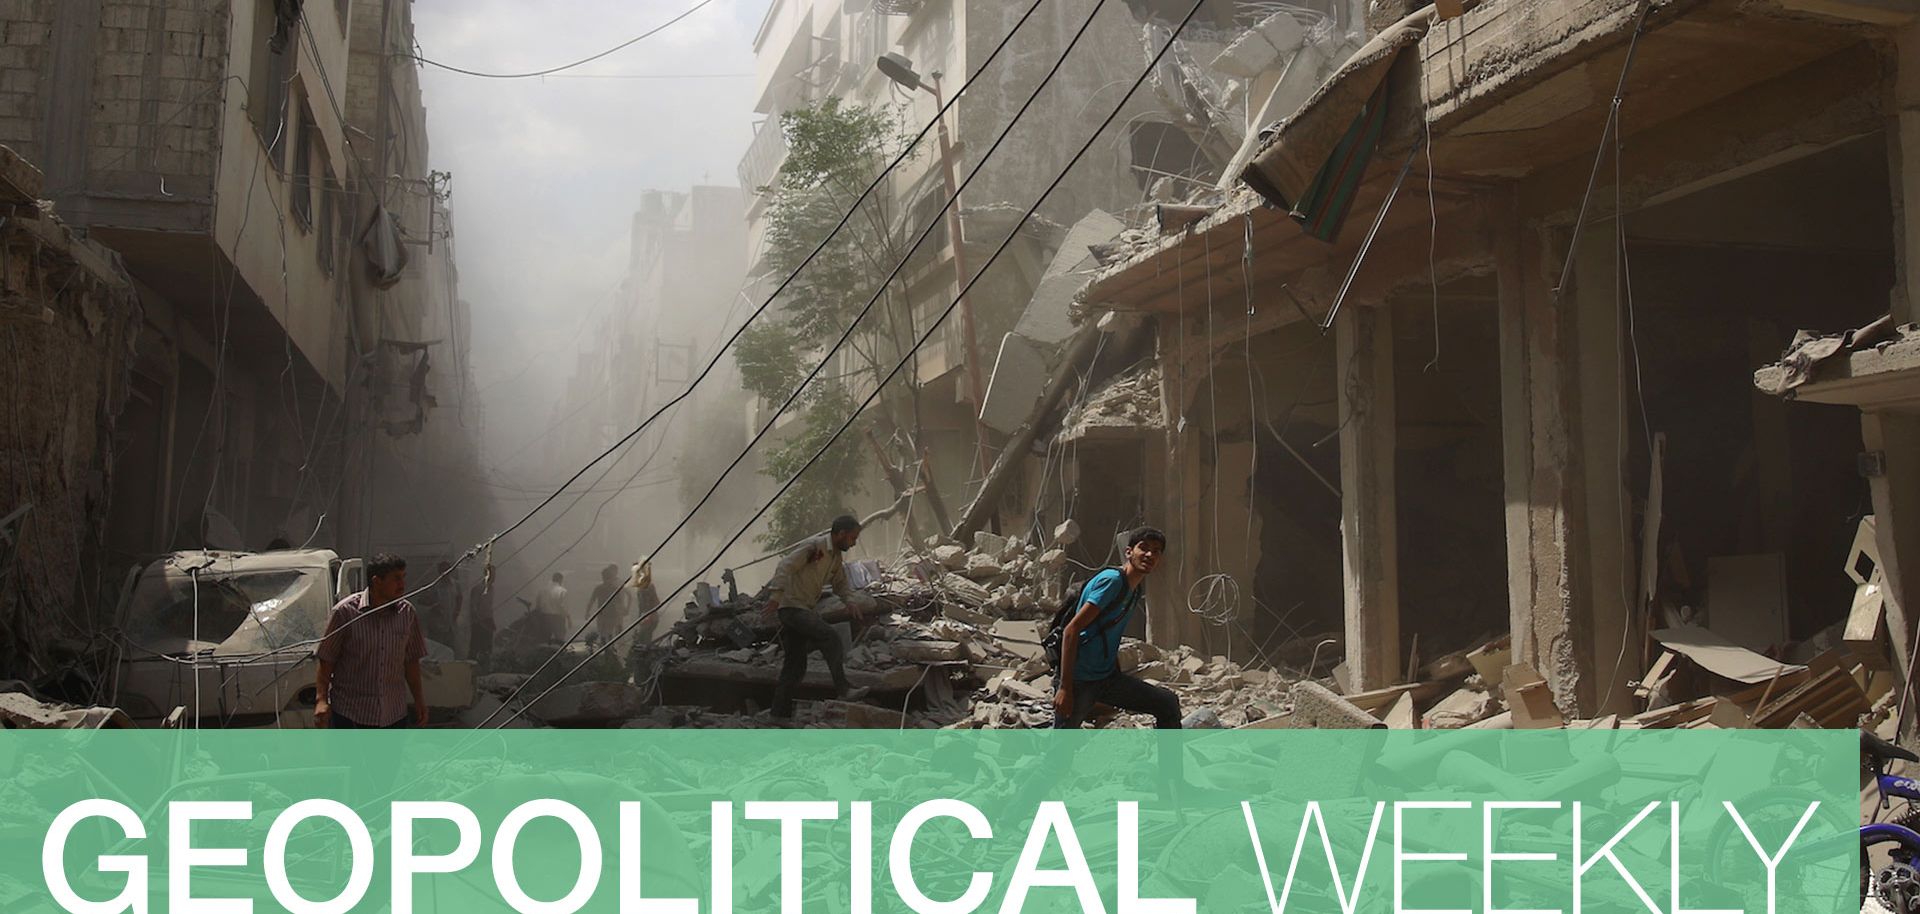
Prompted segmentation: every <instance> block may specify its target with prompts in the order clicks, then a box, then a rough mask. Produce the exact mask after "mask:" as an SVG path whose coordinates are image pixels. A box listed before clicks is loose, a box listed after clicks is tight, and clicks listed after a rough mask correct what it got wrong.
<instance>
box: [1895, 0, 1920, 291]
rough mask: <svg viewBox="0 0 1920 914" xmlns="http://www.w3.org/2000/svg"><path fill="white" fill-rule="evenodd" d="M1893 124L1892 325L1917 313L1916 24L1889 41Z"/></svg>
mask: <svg viewBox="0 0 1920 914" xmlns="http://www.w3.org/2000/svg"><path fill="white" fill-rule="evenodd" d="M1895 41H1896V44H1897V53H1896V56H1895V64H1894V66H1895V72H1894V79H1893V106H1892V108H1891V109H1890V110H1892V111H1894V112H1895V114H1894V122H1893V123H1892V124H1889V125H1888V128H1889V129H1888V133H1889V135H1890V136H1889V139H1888V143H1887V147H1888V155H1889V158H1890V161H1889V162H1888V163H1887V164H1888V174H1889V175H1890V176H1891V178H1892V180H1893V203H1894V236H1895V238H1896V239H1897V240H1898V242H1899V244H1898V247H1897V248H1896V250H1895V257H1896V258H1897V260H1898V262H1897V264H1896V266H1897V269H1898V276H1899V283H1900V284H1899V287H1898V288H1897V289H1895V291H1894V295H1893V302H1892V307H1891V309H1890V310H1891V311H1892V313H1893V320H1894V322H1895V323H1905V322H1907V321H1911V320H1913V319H1914V314H1916V313H1920V25H1910V26H1907V27H1906V28H1904V29H1902V30H1901V31H1900V33H1899V34H1898V36H1897V37H1896V39H1895Z"/></svg>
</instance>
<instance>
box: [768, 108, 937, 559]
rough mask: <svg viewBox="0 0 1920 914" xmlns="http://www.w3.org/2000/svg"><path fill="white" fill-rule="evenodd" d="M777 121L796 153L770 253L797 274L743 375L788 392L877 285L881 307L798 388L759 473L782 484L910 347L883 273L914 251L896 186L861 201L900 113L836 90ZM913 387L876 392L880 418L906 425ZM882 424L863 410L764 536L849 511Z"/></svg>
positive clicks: (791, 534)
mask: <svg viewBox="0 0 1920 914" xmlns="http://www.w3.org/2000/svg"><path fill="white" fill-rule="evenodd" d="M779 129H780V130H781V131H782V132H783V133H784V134H785V136H786V140H787V149H788V152H787V159H786V162H785V164H784V165H783V166H782V167H781V172H780V178H779V181H778V183H776V184H774V185H773V186H771V187H770V188H766V189H765V190H766V191H767V192H769V194H770V199H769V202H768V206H767V231H766V240H765V245H766V260H767V265H768V267H769V268H770V269H771V270H772V271H773V273H774V274H775V275H780V276H785V275H787V274H789V273H793V272H794V271H795V270H799V273H798V275H797V276H796V277H795V279H794V280H793V282H792V283H790V284H789V285H788V286H787V289H786V291H785V292H784V293H783V294H782V295H781V297H780V300H779V301H778V302H776V303H775V306H776V309H777V311H776V312H775V313H773V314H771V315H769V316H770V317H771V318H772V319H770V320H763V321H761V322H758V323H756V324H754V325H753V326H752V327H750V328H748V329H747V331H746V332H745V333H744V334H742V335H741V337H740V342H739V344H738V346H737V347H736V348H735V350H734V358H735V360H736V361H737V362H738V363H739V366H740V376H741V381H742V383H743V384H744V385H745V386H746V388H747V389H748V390H749V391H751V392H753V394H754V395H756V396H758V397H760V398H761V399H763V400H767V401H771V402H774V403H779V402H783V401H785V400H786V399H787V397H788V396H790V395H791V394H792V393H793V391H794V389H795V388H796V387H798V386H799V384H800V382H801V380H802V379H803V378H804V377H805V376H806V374H807V371H808V370H809V369H810V368H811V367H812V366H813V365H814V364H816V363H817V362H818V360H819V358H820V356H821V355H822V354H823V353H825V351H826V350H827V348H828V347H830V346H832V345H833V343H834V342H835V341H836V340H838V339H839V337H840V335H841V334H842V333H843V332H845V331H846V328H847V327H848V326H849V325H851V324H853V323H854V321H855V320H857V319H859V316H860V311H861V309H863V308H864V307H866V305H867V302H868V301H870V300H872V299H873V297H874V295H875V293H876V292H878V293H880V301H879V303H878V304H877V305H876V306H875V308H874V310H873V312H872V313H871V314H869V315H868V316H867V317H866V318H865V319H864V320H863V321H861V324H860V326H859V328H858V330H857V332H856V333H855V334H854V335H853V336H852V337H851V338H850V339H849V340H848V341H847V344H846V345H845V346H843V347H841V350H840V353H839V354H838V355H837V356H836V358H835V359H834V361H833V362H832V363H830V364H829V365H828V367H827V370H826V371H825V372H823V373H822V374H821V376H820V377H819V378H818V379H816V380H815V381H814V383H813V384H811V385H809V386H808V388H807V389H806V390H805V391H804V392H803V393H802V394H801V397H800V399H799V400H798V401H797V403H796V405H797V407H798V408H799V409H800V414H799V416H798V418H797V420H796V421H797V422H798V425H797V429H798V431H797V433H795V434H793V435H792V436H790V437H789V438H788V440H787V441H786V442H784V443H782V444H780V445H779V446H777V447H775V448H773V450H772V451H771V452H769V454H768V455H767V458H766V460H765V463H764V466H763V468H762V470H761V472H762V473H764V474H765V475H767V476H769V477H771V478H773V479H774V480H776V481H780V482H784V481H785V480H787V479H788V478H790V477H792V476H793V475H794V474H795V473H797V472H799V471H800V469H801V467H803V466H805V464H806V462H807V460H808V459H809V458H810V457H812V456H813V454H814V452H815V451H818V450H819V449H820V446H821V445H823V444H825V443H826V440H827V439H828V438H830V437H831V436H832V435H833V432H834V430H835V429H837V428H838V427H839V426H840V423H842V422H844V421H845V420H846V417H847V416H848V415H849V414H850V413H852V412H853V409H854V407H855V405H856V404H857V403H858V402H859V401H860V400H861V399H864V397H865V395H866V394H867V393H868V392H870V391H872V390H874V389H875V387H876V386H878V385H879V384H880V383H881V381H882V380H883V379H884V378H885V377H886V375H887V373H888V372H889V371H891V370H892V369H893V366H894V365H895V364H897V363H898V361H899V359H900V358H901V356H902V355H903V354H905V353H906V352H907V351H908V350H909V349H910V348H911V347H912V345H913V339H914V334H913V331H912V315H911V312H910V307H911V306H910V304H909V302H908V299H907V297H906V295H905V290H904V288H895V287H893V286H892V285H890V284H888V283H887V282H886V279H887V275H888V273H889V272H891V271H892V269H893V266H894V264H896V263H898V262H899V260H900V258H901V257H902V256H904V255H905V253H906V251H905V249H906V245H905V244H904V243H903V242H902V238H901V234H902V233H901V232H899V231H897V230H896V227H895V225H894V218H893V217H892V214H890V213H889V211H888V210H889V208H890V207H889V205H888V195H887V194H886V193H885V189H884V187H883V188H882V189H881V190H880V191H877V192H875V193H874V194H871V195H869V196H868V197H867V199H865V200H860V194H861V192H862V191H864V190H865V189H866V188H867V186H868V185H869V184H871V183H872V182H873V179H874V178H875V177H876V176H877V175H879V174H880V172H881V170H882V169H884V168H885V167H886V165H887V162H888V161H890V160H891V159H892V158H893V157H894V156H896V155H898V154H899V153H900V151H901V149H902V148H903V147H904V145H905V143H906V140H907V138H906V136H905V135H904V133H903V132H902V131H901V129H900V116H899V112H898V111H895V110H892V109H889V108H868V107H863V106H860V105H855V104H848V103H846V102H843V101H841V100H840V99H837V98H829V99H826V100H825V101H822V102H819V103H817V104H814V105H811V106H809V107H805V108H800V109H797V110H794V111H789V112H787V113H785V114H783V115H781V118H780V128H779ZM856 201H859V203H858V205H857V206H856V205H855V203H856ZM850 209H851V210H853V218H852V219H851V220H849V222H848V223H847V226H846V227H845V228H844V229H841V230H840V233H839V234H838V235H837V236H835V237H834V239H833V240H832V241H831V242H830V243H828V244H827V245H826V247H825V248H824V249H822V250H821V251H820V253H819V254H818V256H815V257H814V259H813V261H812V262H811V263H809V264H807V266H806V268H805V269H804V270H801V269H799V268H800V265H801V264H802V263H803V262H805V261H806V259H807V257H808V255H810V254H813V252H814V249H815V248H816V247H817V246H819V244H820V241H821V239H823V238H825V237H826V236H827V235H828V233H830V232H832V231H833V229H834V227H835V226H836V225H837V224H838V223H839V222H840V220H841V218H842V217H843V216H845V215H846V213H847V212H848V211H849V210H850ZM912 387H913V385H911V384H907V385H901V388H902V389H901V390H900V391H898V392H897V393H894V392H890V393H889V394H888V395H886V396H883V397H882V398H881V399H880V401H879V402H880V404H881V406H882V410H881V417H882V418H883V419H884V421H888V422H890V423H892V424H893V425H894V426H895V427H896V428H902V427H906V426H907V424H906V423H903V422H901V421H900V419H899V416H898V413H899V412H900V410H901V400H902V399H903V398H910V397H911V396H912V393H913V391H912ZM875 421H876V417H875V416H874V415H872V414H869V415H865V416H862V417H861V418H860V420H859V422H857V423H856V424H855V425H854V426H853V427H852V428H850V429H849V432H850V434H848V435H845V436H842V438H841V440H840V441H839V442H837V443H836V444H835V445H834V447H833V448H832V449H831V450H830V451H828V452H827V453H826V454H825V455H824V456H823V457H822V458H821V459H820V460H819V461H818V462H816V463H815V464H814V465H813V466H812V467H811V468H809V469H807V471H806V473H805V474H804V475H803V476H802V477H801V479H800V481H799V482H798V483H796V484H795V485H794V487H793V488H792V489H790V490H789V491H788V492H787V494H786V495H785V496H784V497H782V498H781V500H780V501H779V502H778V503H777V504H775V505H774V509H773V511H772V513H771V515H770V521H769V524H768V530H767V532H766V533H765V534H763V535H762V537H761V539H762V541H763V542H765V543H766V544H767V545H784V544H786V543H790V542H793V541H795V540H798V539H800V538H801V537H804V536H806V535H807V534H809V533H812V532H814V531H815V530H817V529H818V528H819V527H820V526H821V525H822V524H823V523H824V522H825V518H828V517H832V516H833V515H835V514H837V513H840V512H841V511H845V510H847V501H848V500H849V499H850V498H851V497H852V496H853V495H856V494H858V491H859V486H860V475H861V474H860V460H859V451H858V449H857V448H856V446H855V442H857V441H859V439H860V437H861V433H862V432H864V431H865V430H866V429H867V428H868V427H870V426H871V424H872V423H874V422H875Z"/></svg>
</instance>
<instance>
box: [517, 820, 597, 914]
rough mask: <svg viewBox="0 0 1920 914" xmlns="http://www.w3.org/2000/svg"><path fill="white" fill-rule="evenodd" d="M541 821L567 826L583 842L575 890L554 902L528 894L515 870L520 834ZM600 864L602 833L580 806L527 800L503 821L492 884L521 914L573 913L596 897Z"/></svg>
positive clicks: (574, 883) (574, 884) (576, 838)
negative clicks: (535, 821) (528, 824)
mask: <svg viewBox="0 0 1920 914" xmlns="http://www.w3.org/2000/svg"><path fill="white" fill-rule="evenodd" d="M539 818H548V819H559V820H560V821H561V822H564V823H566V826H567V827H568V828H571V829H573V837H574V838H575V840H577V841H579V843H580V874H579V875H578V876H577V877H575V878H574V881H573V888H572V889H569V890H568V891H567V894H566V895H565V896H562V897H561V898H559V899H558V900H555V901H541V900H539V899H537V898H534V897H533V896H531V895H528V894H527V893H526V891H525V890H524V889H522V888H521V887H520V877H519V875H517V874H516V873H515V872H514V870H513V847H514V845H515V844H518V843H519V841H520V832H521V830H522V829H525V828H526V827H527V823H529V822H532V821H533V820H535V819H539ZM601 863H602V860H601V857H600V834H599V832H597V831H595V830H594V828H593V820H592V819H589V818H587V814H586V813H584V812H581V811H580V808H579V807H577V806H575V805H573V804H572V803H563V802H561V801H559V800H528V801H527V802H525V803H522V804H520V805H519V806H515V807H514V808H513V811H512V812H510V813H507V817H506V818H505V819H503V820H501V822H500V833H499V834H498V835H496V836H495V837H494V839H493V884H494V886H495V887H497V888H499V889H500V895H501V896H502V897H503V898H505V899H506V901H507V904H510V905H512V906H513V909H514V910H515V911H519V912H521V914H574V912H576V911H578V910H580V909H581V908H582V907H585V906H586V903H587V899H589V898H592V897H593V888H594V886H596V885H599V884H600V866H601Z"/></svg>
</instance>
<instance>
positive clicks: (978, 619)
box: [940, 579, 999, 663]
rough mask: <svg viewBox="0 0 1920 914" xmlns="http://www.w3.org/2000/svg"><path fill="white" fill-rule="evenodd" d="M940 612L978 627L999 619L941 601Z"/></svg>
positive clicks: (956, 604) (957, 620)
mask: <svg viewBox="0 0 1920 914" xmlns="http://www.w3.org/2000/svg"><path fill="white" fill-rule="evenodd" d="M963 580H964V579H963ZM940 613H941V614H942V615H944V616H946V617H947V618H949V619H952V620H954V621H956V622H965V623H966V624H968V625H972V626H976V627H980V628H985V627H986V626H989V625H992V624H993V623H995V622H997V621H999V620H998V619H997V618H996V617H994V616H993V615H990V614H988V613H984V612H981V611H979V610H978V609H973V608H969V607H967V606H964V605H961V604H959V603H942V604H941V605H940ZM974 662H975V663H978V662H980V661H978V660H976V661H974Z"/></svg>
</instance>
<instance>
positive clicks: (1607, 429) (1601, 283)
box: [1558, 223, 1647, 716]
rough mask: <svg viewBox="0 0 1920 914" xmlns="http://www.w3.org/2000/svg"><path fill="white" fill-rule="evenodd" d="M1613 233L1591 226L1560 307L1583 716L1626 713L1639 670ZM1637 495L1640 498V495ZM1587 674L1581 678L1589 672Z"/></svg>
mask: <svg viewBox="0 0 1920 914" xmlns="http://www.w3.org/2000/svg"><path fill="white" fill-rule="evenodd" d="M1612 229H1613V226H1612V225H1611V224H1607V223H1601V224H1599V225H1595V226H1591V227H1590V230H1589V231H1588V232H1586V233H1585V234H1584V235H1583V236H1582V240H1581V242H1580V250H1579V252H1578V253H1577V255H1576V257H1577V262H1576V263H1575V265H1574V287H1573V288H1572V289H1569V290H1567V294H1566V295H1564V296H1563V297H1562V299H1561V301H1560V302H1559V304H1558V307H1559V308H1562V309H1566V308H1571V309H1573V311H1574V312H1575V313H1574V320H1575V322H1576V326H1577V327H1578V328H1579V335H1578V337H1577V341H1578V343H1579V350H1578V352H1577V353H1576V355H1575V359H1574V371H1575V373H1576V374H1577V375H1578V377H1579V379H1580V391H1579V397H1578V400H1577V404H1576V405H1577V412H1578V415H1579V425H1578V433H1577V436H1576V437H1575V438H1574V439H1573V440H1574V441H1575V443H1576V447H1575V449H1574V450H1573V452H1572V453H1573V454H1574V455H1576V456H1575V465H1576V466H1578V467H1579V468H1580V469H1581V471H1582V472H1581V480H1580V485H1578V486H1576V487H1575V489H1574V496H1575V497H1576V498H1582V497H1583V498H1584V501H1585V507H1586V518H1587V524H1586V534H1587V536H1586V545H1587V551H1586V553H1585V558H1586V560H1587V561H1588V563H1589V565H1588V569H1587V570H1588V572H1589V573H1588V574H1587V575H1586V576H1585V579H1586V581H1587V583H1588V595H1587V598H1588V602H1587V604H1586V605H1587V613H1586V615H1585V617H1584V618H1583V619H1581V620H1580V623H1579V624H1577V625H1576V626H1575V630H1576V631H1580V632H1583V635H1582V638H1583V641H1584V645H1583V648H1582V650H1581V651H1580V653H1581V655H1583V656H1582V657H1581V664H1582V666H1583V670H1582V672H1583V673H1585V674H1586V675H1583V676H1582V677H1581V678H1582V681H1581V683H1580V685H1579V687H1578V688H1577V689H1575V690H1574V696H1575V697H1576V699H1577V709H1578V710H1579V712H1580V713H1581V714H1582V715H1584V716H1591V715H1599V714H1609V713H1623V712H1627V711H1629V710H1631V704H1632V698H1633V695H1632V691H1633V690H1632V689H1631V688H1629V687H1628V686H1627V683H1628V682H1629V681H1631V680H1634V679H1638V678H1640V674H1642V673H1644V672H1646V670H1645V666H1644V665H1645V663H1646V662H1647V661H1646V659H1645V658H1643V656H1642V653H1643V652H1642V638H1643V637H1644V636H1643V634H1642V631H1641V630H1642V628H1643V627H1644V626H1642V625H1640V624H1639V621H1638V618H1637V617H1638V615H1639V613H1638V611H1637V609H1636V607H1637V606H1638V604H1639V600H1638V599H1636V598H1635V597H1634V596H1633V594H1634V591H1635V590H1636V589H1637V588H1638V586H1639V576H1638V575H1637V574H1635V573H1634V569H1635V568H1636V567H1638V564H1639V563H1638V561H1637V552H1636V550H1635V548H1634V544H1635V543H1637V542H1639V534H1638V531H1637V530H1636V529H1633V508H1632V497H1631V495H1630V494H1629V493H1628V491H1627V490H1626V488H1625V485H1624V483H1625V481H1626V479H1627V478H1628V476H1629V474H1628V473H1627V467H1626V458H1627V452H1628V447H1627V445H1628V443H1629V442H1630V441H1631V438H1632V436H1633V435H1634V434H1635V433H1634V431H1633V429H1637V428H1638V427H1639V425H1640V420H1639V418H1638V415H1637V413H1635V410H1636V409H1637V408H1638V406H1637V404H1632V403H1629V402H1627V399H1626V394H1627V384H1628V378H1627V371H1628V370H1629V364H1630V363H1629V362H1628V359H1629V358H1631V356H1630V355H1629V354H1628V353H1627V352H1626V339H1625V327H1624V324H1623V321H1622V314H1621V308H1622V300H1621V297H1620V289H1619V270H1618V265H1619V260H1618V259H1617V257H1618V252H1619V245H1618V244H1617V243H1616V242H1615V240H1614V233H1613V230H1612ZM1643 497H1644V493H1643ZM1589 671H1590V672H1589Z"/></svg>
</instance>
